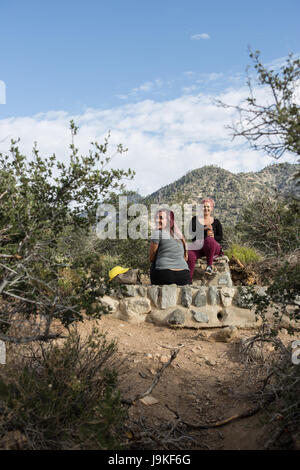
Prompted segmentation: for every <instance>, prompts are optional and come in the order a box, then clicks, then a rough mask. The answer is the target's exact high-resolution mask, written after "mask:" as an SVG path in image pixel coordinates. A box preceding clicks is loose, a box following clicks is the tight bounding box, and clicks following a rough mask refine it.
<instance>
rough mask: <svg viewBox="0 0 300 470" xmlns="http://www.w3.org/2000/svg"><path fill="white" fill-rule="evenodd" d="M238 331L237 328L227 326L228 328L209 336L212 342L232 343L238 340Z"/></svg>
mask: <svg viewBox="0 0 300 470" xmlns="http://www.w3.org/2000/svg"><path fill="white" fill-rule="evenodd" d="M237 333H238V329H237V328H236V327H235V326H227V327H226V328H221V329H220V330H219V331H216V332H215V333H211V335H210V336H209V339H210V340H213V341H217V342H223V343H230V342H231V341H232V340H233V339H234V338H236V336H237Z"/></svg>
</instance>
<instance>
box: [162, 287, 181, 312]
mask: <svg viewBox="0 0 300 470" xmlns="http://www.w3.org/2000/svg"><path fill="white" fill-rule="evenodd" d="M176 303H177V286H176V284H170V285H165V286H162V287H161V304H160V308H161V309H165V308H168V307H175V306H176Z"/></svg>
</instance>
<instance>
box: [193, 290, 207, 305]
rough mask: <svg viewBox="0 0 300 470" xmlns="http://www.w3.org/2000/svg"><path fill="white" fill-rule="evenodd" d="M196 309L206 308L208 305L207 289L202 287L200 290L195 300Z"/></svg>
mask: <svg viewBox="0 0 300 470" xmlns="http://www.w3.org/2000/svg"><path fill="white" fill-rule="evenodd" d="M194 305H195V307H205V305H206V291H205V287H202V288H200V289H199V290H198V292H197V294H196V295H195V298H194Z"/></svg>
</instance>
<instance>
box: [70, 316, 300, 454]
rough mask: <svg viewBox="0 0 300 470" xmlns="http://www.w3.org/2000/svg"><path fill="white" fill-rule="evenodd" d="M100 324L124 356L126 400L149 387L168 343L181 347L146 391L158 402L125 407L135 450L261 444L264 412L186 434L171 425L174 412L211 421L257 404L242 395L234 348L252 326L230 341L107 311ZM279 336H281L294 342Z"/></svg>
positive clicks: (87, 326) (86, 327)
mask: <svg viewBox="0 0 300 470" xmlns="http://www.w3.org/2000/svg"><path fill="white" fill-rule="evenodd" d="M93 325H94V322H89V321H88V322H85V323H84V324H82V325H81V326H80V328H79V331H80V332H81V333H82V334H86V333H87V332H88V331H90V330H91V328H92V326H93ZM99 327H100V329H101V331H102V332H105V333H106V335H107V337H108V338H109V339H115V340H116V341H117V344H118V359H119V360H120V362H122V361H124V363H123V365H122V368H121V370H122V372H121V374H120V389H121V391H122V395H123V397H124V398H126V399H129V400H130V399H133V398H134V397H135V396H136V395H137V394H138V393H143V392H145V391H146V390H147V389H148V388H149V386H150V385H151V384H152V382H153V379H154V376H155V374H156V373H157V371H158V369H159V368H161V367H162V365H163V364H164V363H166V362H167V361H168V360H169V358H170V354H171V350H172V348H177V347H180V351H179V353H178V355H177V357H176V358H175V360H174V361H173V362H172V363H171V364H170V365H169V366H168V367H167V368H166V369H165V371H164V373H163V374H162V376H161V378H160V380H159V382H158V384H157V386H156V387H155V388H154V390H153V391H152V393H151V397H153V398H154V399H155V400H157V402H156V403H154V404H151V405H146V404H144V403H143V402H142V401H141V400H137V401H136V402H135V403H134V405H133V406H131V407H130V410H129V417H130V419H129V423H128V432H127V433H126V435H127V438H128V442H129V444H130V445H131V447H132V448H135V449H146V448H150V449H154V448H156V449H163V448H166V449H176V448H190V449H233V450H238V449H241V450H246V449H264V445H265V443H266V441H267V440H268V429H267V427H266V425H262V424H261V418H262V413H261V412H258V413H256V414H255V415H253V416H251V417H247V418H243V419H240V420H236V421H233V422H232V423H230V424H227V425H226V426H222V427H218V428H214V429H201V430H199V429H198V430H194V429H190V428H189V431H188V433H187V432H186V428H184V429H183V428H182V429H181V428H180V426H179V427H178V428H177V429H176V432H173V431H172V426H173V428H174V426H175V424H176V422H178V419H177V418H178V416H180V418H181V419H182V420H183V421H185V422H188V423H193V424H199V423H212V422H216V421H220V420H223V419H226V418H229V417H231V416H233V415H236V414H240V413H243V412H245V411H247V410H251V409H253V408H254V407H255V404H254V403H253V402H251V401H250V399H249V398H247V397H246V394H247V392H249V391H250V389H249V382H248V381H247V380H246V377H245V374H246V372H247V371H248V372H249V366H245V365H244V364H243V363H242V361H241V357H240V354H239V341H240V339H241V338H245V337H249V336H252V335H253V333H254V331H253V330H239V332H238V338H237V339H236V340H235V342H232V343H222V342H209V341H207V340H205V339H203V338H201V337H200V336H199V330H193V329H179V328H176V329H170V328H165V327H158V326H155V325H152V324H147V323H142V324H138V325H133V324H129V323H126V322H124V321H121V320H117V319H113V318H111V317H110V316H103V317H102V319H101V321H100V322H99ZM283 336H284V335H282V337H281V339H283V340H284V342H289V341H291V338H290V337H289V336H285V337H283ZM298 336H299V335H298ZM269 354H271V352H270V353H269ZM166 436H169V438H167V437H166Z"/></svg>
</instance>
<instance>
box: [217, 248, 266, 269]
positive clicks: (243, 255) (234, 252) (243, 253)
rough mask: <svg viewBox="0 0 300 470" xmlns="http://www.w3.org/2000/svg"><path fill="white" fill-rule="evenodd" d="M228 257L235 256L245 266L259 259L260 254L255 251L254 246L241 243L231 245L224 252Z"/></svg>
mask: <svg viewBox="0 0 300 470" xmlns="http://www.w3.org/2000/svg"><path fill="white" fill-rule="evenodd" d="M224 253H225V254H226V255H227V256H228V258H229V259H231V258H232V257H235V258H237V259H239V260H240V261H241V263H243V264H244V265H245V266H247V265H248V264H250V263H255V262H256V261H259V260H260V259H261V256H260V255H259V254H258V253H257V252H256V251H255V249H254V248H249V247H247V246H241V245H236V244H234V245H231V247H230V248H228V249H227V250H225V252H224Z"/></svg>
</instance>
